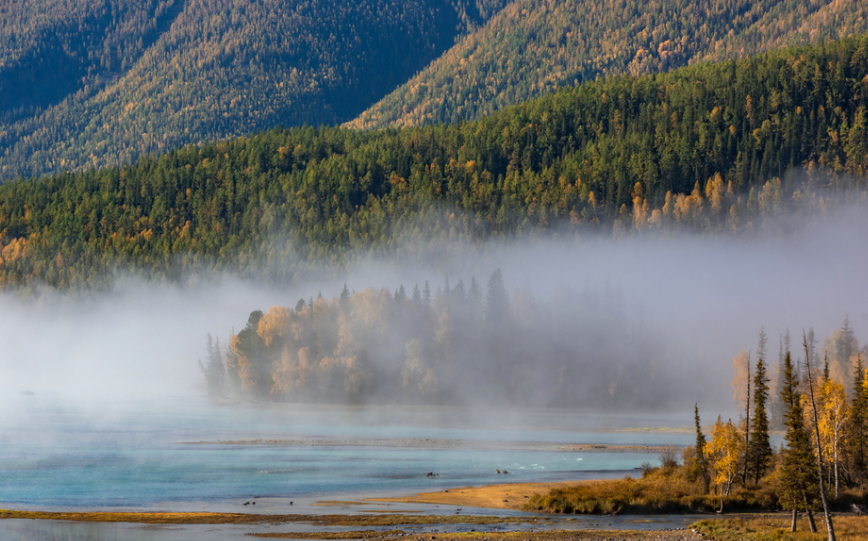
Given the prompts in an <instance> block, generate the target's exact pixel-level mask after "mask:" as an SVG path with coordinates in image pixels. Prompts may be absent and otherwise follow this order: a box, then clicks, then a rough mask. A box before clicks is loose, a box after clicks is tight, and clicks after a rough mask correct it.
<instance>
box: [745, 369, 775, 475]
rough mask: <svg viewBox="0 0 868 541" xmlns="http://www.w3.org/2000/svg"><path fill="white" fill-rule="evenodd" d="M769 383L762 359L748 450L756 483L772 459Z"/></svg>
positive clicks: (758, 372) (756, 381) (757, 373)
mask: <svg viewBox="0 0 868 541" xmlns="http://www.w3.org/2000/svg"><path fill="white" fill-rule="evenodd" d="M768 383H769V380H768V378H767V377H766V367H765V362H764V361H763V358H762V357H760V358H759V360H758V361H757V363H756V375H755V376H754V379H753V387H754V390H753V400H754V412H753V423H752V426H751V435H750V447H749V448H748V450H747V457H748V461H749V462H750V467H751V470H752V471H753V473H754V483H759V480H760V478H761V477H762V475H763V474H764V473H765V471H766V469H767V468H768V466H769V464H770V462H771V458H772V446H771V443H770V442H769V420H768V416H767V415H766V404H767V402H768V396H769V385H768Z"/></svg>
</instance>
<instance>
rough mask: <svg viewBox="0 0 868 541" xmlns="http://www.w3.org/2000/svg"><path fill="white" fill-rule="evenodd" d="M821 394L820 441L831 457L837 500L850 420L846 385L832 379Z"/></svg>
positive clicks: (819, 411) (818, 405)
mask: <svg viewBox="0 0 868 541" xmlns="http://www.w3.org/2000/svg"><path fill="white" fill-rule="evenodd" d="M821 393H822V395H821V396H822V399H821V400H820V402H819V404H817V409H818V412H817V413H818V421H819V428H820V440H821V444H822V446H823V454H824V455H825V456H826V457H829V460H830V461H831V463H832V464H831V466H832V472H833V473H832V474H833V476H834V480H835V497H836V498H837V497H838V491H839V479H840V475H839V471H838V467H839V465H840V463H841V450H842V449H843V448H844V441H843V439H844V426H845V424H846V423H847V420H848V418H849V408H848V402H847V392H846V391H845V390H844V385H842V384H841V383H839V382H837V381H835V380H834V379H831V378H830V379H828V380H826V381H825V382H824V383H823V388H822V389H821Z"/></svg>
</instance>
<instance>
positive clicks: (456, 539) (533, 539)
mask: <svg viewBox="0 0 868 541" xmlns="http://www.w3.org/2000/svg"><path fill="white" fill-rule="evenodd" d="M343 533H347V534H352V533H355V534H357V535H358V537H356V538H355V539H388V538H389V536H386V535H383V534H385V533H387V532H382V531H372V532H371V535H366V533H367V532H343ZM247 535H249V536H253V537H265V538H283V539H300V538H301V537H300V536H299V534H298V533H293V532H289V533H267V534H265V533H261V534H260V533H251V534H247ZM323 535H324V537H316V538H315V539H348V538H347V537H331V536H332V535H336V536H338V535H343V534H342V533H341V534H323ZM399 535H400V534H399ZM326 536H327V537H326ZM305 538H307V539H309V537H305ZM432 539H433V540H434V541H701V540H702V537H701V536H699V535H698V534H694V533H692V532H690V531H675V532H672V531H670V532H652V531H636V530H582V531H580V530H549V531H544V532H528V531H514V532H460V533H459V532H452V533H437V534H432V533H425V534H417V535H408V536H406V537H401V541H430V540H432Z"/></svg>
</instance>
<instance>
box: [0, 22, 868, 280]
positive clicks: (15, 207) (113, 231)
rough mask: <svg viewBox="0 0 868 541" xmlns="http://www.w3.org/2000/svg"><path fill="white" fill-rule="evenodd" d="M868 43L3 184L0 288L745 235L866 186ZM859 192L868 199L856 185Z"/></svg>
mask: <svg viewBox="0 0 868 541" xmlns="http://www.w3.org/2000/svg"><path fill="white" fill-rule="evenodd" d="M866 107H868V37H861V38H858V39H847V40H842V41H840V42H833V43H828V44H825V45H822V46H805V47H800V48H794V49H787V50H782V51H775V52H772V53H768V54H766V55H764V56H759V57H755V58H749V59H744V60H739V61H727V62H723V63H719V64H703V65H698V66H694V67H689V68H684V69H681V70H677V71H674V72H671V73H668V74H653V75H645V76H641V77H630V76H624V77H613V78H609V79H606V80H601V81H596V82H592V83H586V84H583V85H580V86H578V87H575V88H565V89H562V90H561V91H559V92H558V93H557V94H553V95H548V96H545V97H542V98H539V99H536V100H532V101H529V102H527V103H524V104H521V105H519V106H515V107H511V108H508V109H505V110H503V111H501V112H499V113H496V114H494V115H491V116H489V117H485V118H483V119H480V120H478V121H476V122H472V123H462V124H459V125H436V126H426V127H421V128H412V129H404V130H394V129H388V130H382V131H365V132H359V131H355V130H349V129H341V128H321V129H314V128H295V129H285V130H284V129H279V130H272V131H268V132H265V133H263V134H261V135H257V136H254V137H250V138H240V139H237V140H235V141H228V142H217V143H210V144H206V145H203V146H201V147H196V146H192V145H191V146H188V147H186V148H183V149H180V150H177V151H174V152H171V153H168V154H166V155H165V156H162V157H159V158H146V159H142V160H139V161H138V162H137V163H136V164H135V165H133V166H129V167H123V168H110V169H103V170H100V171H90V172H85V173H75V174H63V175H59V176H56V177H48V178H44V179H41V180H38V181H24V180H21V181H15V182H8V183H5V184H3V185H2V186H0V233H2V237H0V239H2V241H0V246H2V249H0V258H2V260H0V280H2V283H3V284H22V283H28V282H31V281H34V280H36V281H44V282H46V283H48V284H51V285H56V286H59V287H70V286H80V285H86V284H92V285H94V284H99V283H102V282H103V281H104V280H105V277H106V275H107V273H110V272H111V271H112V269H114V268H116V267H118V266H123V267H125V268H129V269H134V270H138V271H140V272H143V273H145V274H148V275H152V276H156V277H163V278H169V279H176V278H177V277H178V276H179V273H182V272H183V271H185V270H190V269H196V268H205V269H222V270H229V271H232V272H236V273H241V274H243V275H248V276H251V275H257V276H260V277H261V278H262V279H266V280H273V281H282V280H288V279H292V277H293V275H294V273H296V272H297V271H298V270H299V269H300V268H302V267H304V266H305V265H307V264H310V263H311V262H317V261H327V262H332V263H340V262H343V261H346V260H347V258H349V257H352V256H353V254H359V253H370V252H376V253H380V254H385V255H390V256H391V255H394V254H395V253H397V249H398V247H400V246H402V245H405V246H406V245H407V243H408V242H410V241H412V242H413V243H414V244H415V245H418V244H419V243H420V242H421V241H425V240H431V239H433V240H440V241H454V240H466V241H470V242H476V241H479V240H483V239H487V238H492V237H495V238H508V237H512V236H515V235H524V234H529V233H534V232H546V231H552V230H557V231H558V232H559V233H560V234H569V233H570V232H571V231H585V230H587V229H597V230H601V231H612V230H614V231H616V232H618V233H621V232H623V233H627V232H629V231H630V230H644V229H658V230H666V229H668V228H679V229H684V228H687V229H690V230H694V231H739V230H745V231H750V230H753V229H755V228H756V227H757V226H759V225H760V223H761V222H762V221H764V220H766V219H767V218H768V217H769V216H774V215H775V214H779V213H787V214H791V215H794V216H800V215H804V214H806V213H807V212H810V211H813V210H815V209H823V208H826V207H827V199H826V197H827V196H828V195H829V190H832V191H834V190H837V189H844V188H847V187H857V188H861V187H864V183H865V172H866V168H868V125H866ZM861 193H864V191H863V192H861Z"/></svg>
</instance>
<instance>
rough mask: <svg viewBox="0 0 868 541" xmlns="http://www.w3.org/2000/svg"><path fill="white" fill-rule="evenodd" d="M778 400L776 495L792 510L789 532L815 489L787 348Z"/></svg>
mask: <svg viewBox="0 0 868 541" xmlns="http://www.w3.org/2000/svg"><path fill="white" fill-rule="evenodd" d="M781 399H782V401H783V403H784V406H785V407H786V416H785V420H784V424H785V426H786V433H785V434H784V440H785V441H786V444H787V445H786V448H785V449H784V450H783V463H782V465H781V475H780V478H781V482H780V484H779V485H778V498H779V499H780V502H781V505H782V506H783V507H784V508H791V509H792V510H793V520H792V524H791V526H790V531H793V532H795V531H796V518H797V516H798V510H799V507H801V506H802V505H804V506H805V511H806V512H807V513H810V503H809V501H808V500H809V498H810V499H813V495H814V493H815V491H816V486H817V472H816V470H815V469H814V462H815V459H814V452H813V450H812V449H811V439H810V436H809V434H808V431H807V429H806V428H805V425H804V418H805V417H804V411H803V410H802V395H801V393H800V391H799V377H798V375H797V374H796V370H795V367H794V366H793V362H792V359H791V357H790V352H789V351H788V352H787V353H786V356H785V357H784V385H783V387H782V388H781Z"/></svg>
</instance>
